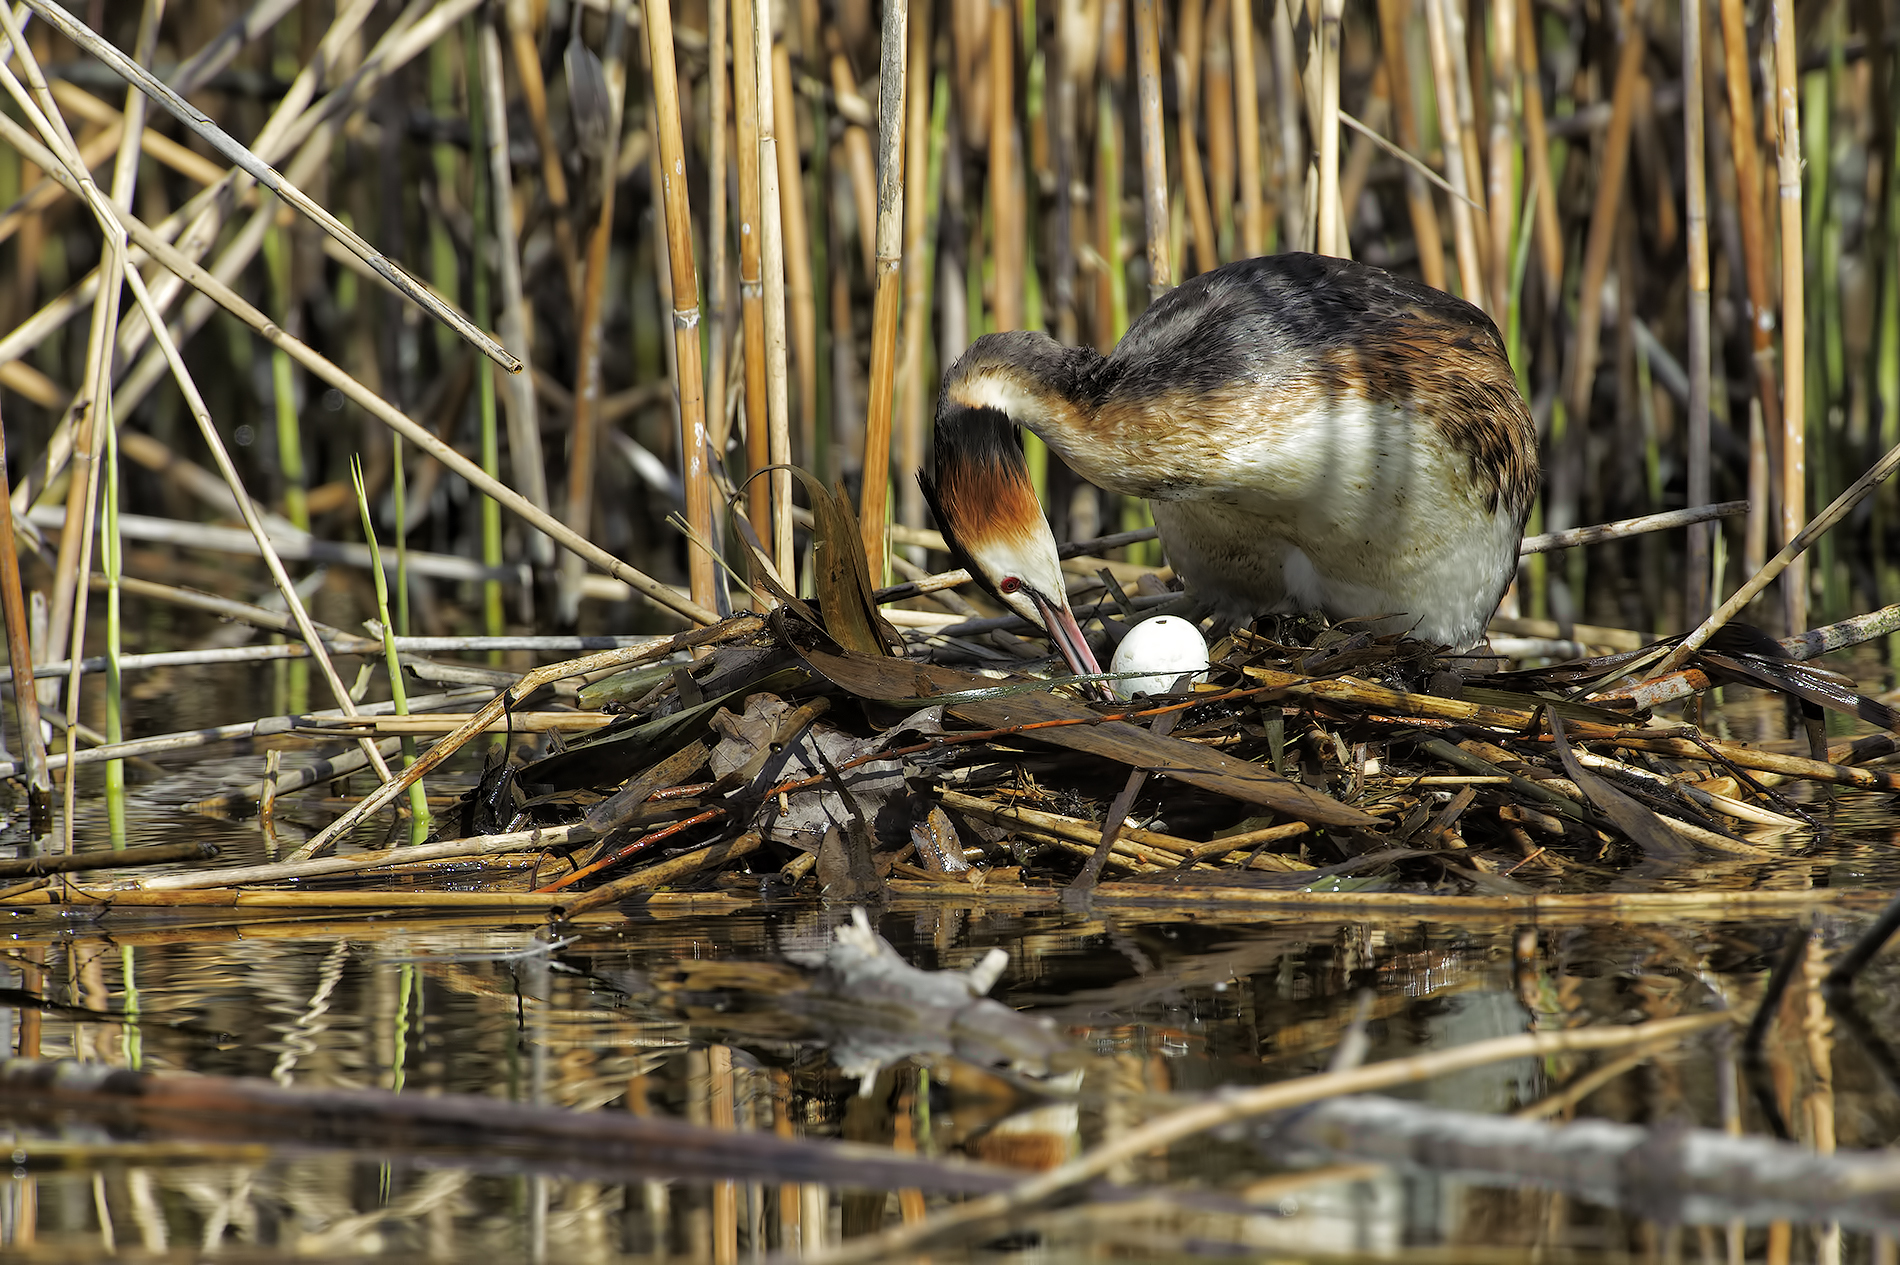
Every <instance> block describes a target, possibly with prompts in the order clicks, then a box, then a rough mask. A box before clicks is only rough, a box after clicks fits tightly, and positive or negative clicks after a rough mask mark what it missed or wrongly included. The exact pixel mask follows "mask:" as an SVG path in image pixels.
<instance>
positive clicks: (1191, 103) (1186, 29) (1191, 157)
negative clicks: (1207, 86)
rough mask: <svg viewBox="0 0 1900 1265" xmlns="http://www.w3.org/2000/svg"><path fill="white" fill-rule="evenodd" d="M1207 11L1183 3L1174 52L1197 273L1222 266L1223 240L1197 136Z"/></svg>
mask: <svg viewBox="0 0 1900 1265" xmlns="http://www.w3.org/2000/svg"><path fill="white" fill-rule="evenodd" d="M1205 9H1206V3H1205V0H1182V4H1181V22H1180V25H1179V27H1178V28H1177V34H1176V37H1175V53H1174V83H1175V99H1176V107H1175V108H1176V119H1175V123H1176V127H1177V129H1178V130H1177V131H1176V133H1175V135H1176V143H1177V144H1178V145H1179V147H1180V150H1181V186H1182V191H1183V192H1184V193H1185V194H1186V198H1187V210H1188V223H1189V225H1190V226H1191V227H1192V228H1193V231H1194V260H1195V264H1196V267H1195V269H1194V271H1196V272H1212V271H1213V270H1214V269H1216V268H1218V267H1220V239H1219V238H1217V237H1216V236H1215V235H1214V213H1213V211H1212V209H1211V208H1210V207H1209V206H1208V204H1207V178H1206V176H1205V175H1203V174H1202V171H1201V143H1200V141H1199V140H1198V139H1197V138H1196V137H1195V134H1194V111H1195V103H1196V102H1197V101H1198V100H1199V98H1200V93H1199V87H1200V74H1201V64H1202V59H1203V56H1204V53H1203V48H1202V44H1203V39H1204V32H1203V30H1202V20H1203V17H1204V15H1205ZM1184 256H1185V252H1184ZM1181 272H1182V274H1183V276H1185V275H1187V272H1188V268H1187V259H1186V258H1185V257H1183V259H1182V260H1181Z"/></svg>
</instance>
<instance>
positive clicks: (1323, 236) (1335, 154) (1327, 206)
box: [1313, 0, 1351, 255]
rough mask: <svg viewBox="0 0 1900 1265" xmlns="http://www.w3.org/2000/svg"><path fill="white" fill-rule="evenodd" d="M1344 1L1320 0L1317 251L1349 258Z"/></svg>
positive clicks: (1315, 233)
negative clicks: (1344, 204) (1342, 128)
mask: <svg viewBox="0 0 1900 1265" xmlns="http://www.w3.org/2000/svg"><path fill="white" fill-rule="evenodd" d="M1343 8H1344V0H1320V21H1319V117H1318V118H1317V119H1316V120H1315V121H1314V130H1315V131H1317V132H1318V134H1319V137H1318V139H1319V219H1318V223H1317V224H1316V225H1315V226H1314V229H1315V231H1314V237H1313V240H1314V243H1315V246H1314V249H1316V250H1317V251H1318V252H1319V253H1320V254H1322V255H1349V254H1350V253H1351V252H1350V251H1349V250H1348V249H1347V246H1346V232H1345V221H1344V218H1343V216H1342V214H1341V209H1340V205H1339V19H1340V14H1341V11H1342V10H1343Z"/></svg>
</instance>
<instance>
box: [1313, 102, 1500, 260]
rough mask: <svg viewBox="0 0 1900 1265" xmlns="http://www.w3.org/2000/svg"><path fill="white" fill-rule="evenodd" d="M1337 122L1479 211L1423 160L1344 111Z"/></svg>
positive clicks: (1475, 204) (1435, 218)
mask: <svg viewBox="0 0 1900 1265" xmlns="http://www.w3.org/2000/svg"><path fill="white" fill-rule="evenodd" d="M1339 121H1340V122H1341V123H1344V124H1345V125H1346V126H1347V127H1350V128H1351V129H1352V130H1353V131H1355V132H1357V133H1359V134H1360V135H1361V136H1363V137H1365V138H1366V139H1367V140H1369V141H1371V142H1372V143H1373V144H1374V145H1377V146H1378V147H1379V148H1380V149H1383V150H1384V151H1385V152H1386V153H1388V154H1390V155H1392V156H1393V157H1394V158H1396V159H1398V160H1399V161H1400V162H1402V163H1404V164H1405V166H1406V169H1407V170H1408V171H1411V172H1412V173H1414V174H1416V175H1418V176H1421V177H1423V178H1424V179H1425V180H1427V181H1429V182H1430V183H1432V184H1434V185H1436V186H1437V187H1438V188H1440V189H1442V190H1444V192H1445V194H1446V196H1448V197H1452V198H1456V199H1458V200H1459V201H1461V202H1463V203H1464V204H1465V205H1466V206H1468V207H1471V208H1472V209H1473V210H1478V209H1479V206H1478V203H1477V202H1475V201H1473V200H1472V199H1471V198H1469V197H1466V196H1465V195H1464V194H1462V193H1460V192H1459V191H1458V190H1456V189H1454V188H1452V187H1451V182H1450V181H1448V180H1446V179H1445V178H1444V177H1443V176H1441V175H1439V174H1438V173H1437V172H1435V171H1433V170H1432V169H1431V168H1430V167H1428V166H1426V165H1425V160H1424V159H1422V158H1419V157H1418V156H1417V155H1415V154H1411V153H1408V152H1407V151H1405V150H1403V149H1401V148H1399V147H1398V146H1397V145H1394V144H1393V143H1392V142H1391V141H1389V140H1387V139H1386V138H1385V137H1383V136H1381V135H1379V133H1378V132H1377V131H1376V130H1374V129H1373V128H1370V127H1367V126H1366V125H1365V124H1364V123H1361V122H1360V121H1359V120H1358V119H1356V118H1354V117H1353V116H1352V115H1350V114H1348V113H1346V111H1344V110H1341V111H1340V112H1339ZM1437 222H1438V221H1437V216H1436V212H1434V213H1433V220H1432V223H1433V225H1434V226H1436V224H1437ZM1440 249H1441V250H1442V249H1443V247H1442V246H1441V247H1440ZM1440 267H1443V261H1440Z"/></svg>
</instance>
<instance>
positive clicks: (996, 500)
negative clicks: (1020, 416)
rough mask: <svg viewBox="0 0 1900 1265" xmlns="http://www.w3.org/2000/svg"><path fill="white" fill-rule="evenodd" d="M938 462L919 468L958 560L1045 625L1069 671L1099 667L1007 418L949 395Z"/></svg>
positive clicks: (940, 414) (942, 410) (940, 419)
mask: <svg viewBox="0 0 1900 1265" xmlns="http://www.w3.org/2000/svg"><path fill="white" fill-rule="evenodd" d="M935 447H936V452H935V467H934V470H933V472H932V473H930V474H926V473H924V472H923V471H921V470H920V471H918V472H917V481H918V482H919V483H921V484H922V485H923V489H924V495H925V497H926V498H928V499H929V501H930V507H931V509H932V510H933V511H935V513H936V515H937V525H938V527H940V528H942V530H943V535H944V539H945V540H947V541H948V542H949V544H950V547H951V550H952V552H953V553H955V554H956V555H957V556H958V560H959V561H960V562H962V563H963V564H964V565H965V566H966V567H968V568H969V570H970V574H972V575H973V576H975V577H976V579H977V580H978V582H979V583H981V584H982V585H983V587H984V588H986V589H988V590H989V591H990V592H991V593H993V594H995V596H996V598H997V599H998V600H999V601H1001V602H1002V603H1003V604H1004V605H1005V606H1007V607H1009V609H1010V610H1012V611H1014V612H1015V613H1016V614H1018V615H1020V616H1022V618H1024V619H1026V620H1029V621H1030V622H1031V623H1033V624H1035V625H1037V626H1038V627H1040V628H1042V629H1043V630H1044V631H1045V632H1047V633H1048V634H1049V639H1050V640H1051V641H1053V642H1054V643H1055V645H1056V649H1057V650H1058V651H1060V652H1061V654H1062V657H1063V659H1064V660H1065V661H1067V663H1068V665H1069V667H1070V670H1072V671H1074V672H1075V673H1077V674H1078V675H1082V674H1089V673H1097V672H1100V671H1101V670H1102V669H1101V666H1100V665H1099V664H1098V663H1097V662H1096V659H1095V653H1094V652H1093V651H1092V650H1090V649H1089V643H1088V640H1087V639H1086V638H1084V637H1083V635H1082V629H1081V626H1080V625H1079V624H1077V623H1076V619H1075V614H1074V612H1072V611H1071V610H1070V609H1069V599H1068V596H1067V594H1066V592H1065V590H1064V587H1063V583H1062V562H1061V558H1060V557H1059V555H1058V554H1057V553H1056V541H1055V537H1054V535H1052V534H1051V533H1050V531H1049V524H1048V521H1047V520H1046V519H1044V518H1043V515H1042V505H1041V503H1040V502H1039V501H1037V500H1036V490H1035V488H1034V487H1033V486H1032V485H1031V484H1030V481H1029V467H1028V464H1027V463H1026V462H1025V461H1024V460H1023V450H1022V445H1021V443H1020V442H1019V441H1018V439H1017V437H1016V428H1015V426H1014V425H1012V424H1011V422H1010V420H1009V418H1008V417H1006V416H1004V415H1003V414H1002V413H1001V412H999V411H998V410H996V409H994V408H986V407H978V408H971V407H969V406H967V405H963V404H959V403H957V402H955V401H954V400H952V399H951V398H950V397H949V396H948V394H946V395H945V396H944V398H943V399H942V401H941V402H940V403H939V405H938V409H937V426H936V445H935Z"/></svg>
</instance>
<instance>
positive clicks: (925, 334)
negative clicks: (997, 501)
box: [897, 0, 1068, 562]
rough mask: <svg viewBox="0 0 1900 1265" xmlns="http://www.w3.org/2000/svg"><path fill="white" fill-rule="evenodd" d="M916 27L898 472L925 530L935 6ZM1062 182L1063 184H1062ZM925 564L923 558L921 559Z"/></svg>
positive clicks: (911, 518)
mask: <svg viewBox="0 0 1900 1265" xmlns="http://www.w3.org/2000/svg"><path fill="white" fill-rule="evenodd" d="M916 8H917V11H916V13H914V14H913V15H912V18H913V19H914V20H913V21H912V22H911V23H910V28H909V29H910V67H909V69H908V70H907V71H906V72H905V78H906V91H907V92H908V94H909V95H908V96H906V97H905V99H904V108H905V118H904V152H905V153H906V154H907V155H908V156H909V157H908V161H907V162H906V164H905V166H904V326H903V333H902V335H901V338H900V348H901V350H900V352H899V361H898V406H897V426H898V431H897V469H898V486H899V488H900V489H901V492H900V495H899V497H898V512H897V519H898V522H900V523H901V524H903V525H904V526H906V527H922V526H923V525H924V497H923V489H922V488H921V487H920V486H919V485H918V483H917V480H916V479H914V478H911V477H909V475H910V472H911V471H913V470H917V469H920V468H921V467H922V466H923V463H924V433H925V430H926V429H927V427H928V425H929V418H928V416H927V415H926V412H925V406H924V399H925V395H926V385H927V384H926V383H925V382H924V344H925V342H926V341H927V340H928V339H929V337H930V252H929V251H928V249H927V248H926V246H925V243H924V236H925V233H926V232H927V231H928V229H929V226H930V220H931V217H930V208H929V197H930V111H931V108H932V103H933V102H934V101H935V99H936V86H935V76H934V74H933V67H932V66H931V57H930V44H931V3H930V0H916ZM1058 179H1060V178H1058ZM1055 237H1056V243H1057V250H1058V252H1060V251H1061V249H1062V247H1063V246H1064V245H1066V243H1067V241H1068V225H1067V224H1066V223H1059V224H1058V225H1057V227H1056V233H1055ZM916 560H917V561H919V562H921V561H922V560H923V555H922V554H918V555H916Z"/></svg>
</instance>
